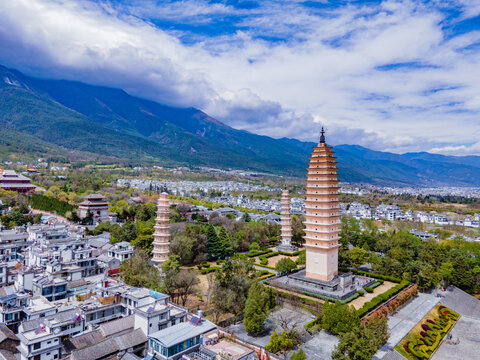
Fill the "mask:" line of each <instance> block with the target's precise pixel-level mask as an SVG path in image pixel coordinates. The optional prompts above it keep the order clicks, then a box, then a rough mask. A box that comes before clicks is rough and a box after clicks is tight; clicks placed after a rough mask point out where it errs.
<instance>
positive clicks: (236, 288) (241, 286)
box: [212, 256, 256, 316]
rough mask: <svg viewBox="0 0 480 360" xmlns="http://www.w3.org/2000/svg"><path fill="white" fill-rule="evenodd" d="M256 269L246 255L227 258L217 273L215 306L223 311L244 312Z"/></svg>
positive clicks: (214, 289)
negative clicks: (233, 258)
mask: <svg viewBox="0 0 480 360" xmlns="http://www.w3.org/2000/svg"><path fill="white" fill-rule="evenodd" d="M255 277H256V271H255V269H254V268H253V266H252V264H251V263H250V262H249V261H248V258H247V257H246V256H237V257H235V260H232V259H227V260H225V261H224V262H223V263H222V266H221V268H220V269H218V270H217V271H216V273H215V282H214V286H213V293H212V300H213V305H214V307H215V308H216V309H217V310H218V311H220V312H223V313H231V314H234V315H236V316H237V315H239V314H241V313H243V311H244V308H245V301H246V299H247V296H248V289H249V288H250V285H251V284H252V281H253V279H254V278H255Z"/></svg>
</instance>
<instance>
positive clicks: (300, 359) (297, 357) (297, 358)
mask: <svg viewBox="0 0 480 360" xmlns="http://www.w3.org/2000/svg"><path fill="white" fill-rule="evenodd" d="M306 358H307V355H306V354H305V352H304V351H303V350H302V349H300V350H298V351H297V352H294V353H293V354H292V357H291V358H290V360H305V359H306Z"/></svg>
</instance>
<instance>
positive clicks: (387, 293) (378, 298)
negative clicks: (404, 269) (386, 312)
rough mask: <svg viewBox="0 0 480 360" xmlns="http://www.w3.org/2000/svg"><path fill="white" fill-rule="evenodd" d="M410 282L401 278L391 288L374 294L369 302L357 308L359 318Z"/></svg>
mask: <svg viewBox="0 0 480 360" xmlns="http://www.w3.org/2000/svg"><path fill="white" fill-rule="evenodd" d="M409 284H410V283H409V282H408V281H405V280H403V281H402V282H400V284H398V285H395V286H394V287H393V288H391V289H389V290H387V291H385V292H384V293H383V294H380V295H377V296H375V297H374V298H373V299H372V300H370V301H369V302H366V303H365V304H364V305H363V306H362V307H361V308H360V309H358V310H357V314H358V316H359V317H360V318H361V317H363V316H364V315H365V314H367V313H369V312H370V311H372V310H373V309H375V308H376V307H377V306H378V305H380V304H381V303H383V302H385V301H387V300H388V299H390V298H391V297H393V296H395V295H397V294H398V293H399V292H400V291H402V290H403V289H404V288H406V287H407V286H408V285H409Z"/></svg>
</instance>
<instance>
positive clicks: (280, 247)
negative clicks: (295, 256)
mask: <svg viewBox="0 0 480 360" xmlns="http://www.w3.org/2000/svg"><path fill="white" fill-rule="evenodd" d="M276 249H277V251H285V252H292V253H293V252H295V251H298V248H297V247H296V246H294V245H283V244H282V245H278V246H277V247H276Z"/></svg>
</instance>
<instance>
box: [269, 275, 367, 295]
mask: <svg viewBox="0 0 480 360" xmlns="http://www.w3.org/2000/svg"><path fill="white" fill-rule="evenodd" d="M374 282H375V280H374V279H370V278H367V277H364V276H359V275H353V274H352V273H340V274H339V275H337V276H335V277H334V278H333V279H331V280H329V281H323V280H318V279H313V278H309V277H307V276H306V272H305V270H300V271H298V272H296V273H293V274H290V275H285V276H280V277H277V278H274V279H272V280H271V281H270V284H271V285H272V286H278V287H279V288H284V289H286V290H290V291H293V292H297V293H299V294H304V295H306V294H305V292H307V293H313V294H316V295H320V296H325V297H328V298H331V299H335V300H345V299H347V298H349V297H350V296H352V295H354V294H355V293H356V292H357V291H358V290H361V289H362V288H363V287H364V286H368V285H370V284H373V283H374Z"/></svg>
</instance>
